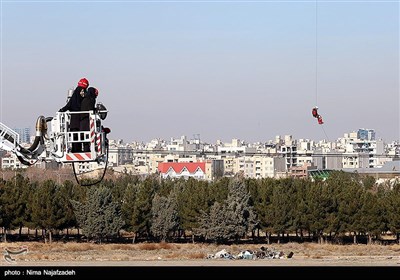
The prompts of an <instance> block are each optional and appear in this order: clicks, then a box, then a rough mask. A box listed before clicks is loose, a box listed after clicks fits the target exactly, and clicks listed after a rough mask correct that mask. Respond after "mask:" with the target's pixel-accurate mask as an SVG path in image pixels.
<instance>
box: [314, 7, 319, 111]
mask: <svg viewBox="0 0 400 280" xmlns="http://www.w3.org/2000/svg"><path fill="white" fill-rule="evenodd" d="M315 106H318V0H315Z"/></svg>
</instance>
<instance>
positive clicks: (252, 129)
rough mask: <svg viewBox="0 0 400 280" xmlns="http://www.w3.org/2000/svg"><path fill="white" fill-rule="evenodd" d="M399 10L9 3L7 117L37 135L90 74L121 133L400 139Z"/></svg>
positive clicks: (265, 4) (297, 4) (4, 28)
mask: <svg viewBox="0 0 400 280" xmlns="http://www.w3.org/2000/svg"><path fill="white" fill-rule="evenodd" d="M399 13H400V4H399V1H376V2H375V1H368V2H365V1H318V3H317V2H316V1H151V2H146V1H60V2H56V1H18V0H17V1H1V86H0V90H1V94H0V122H2V123H4V124H5V125H7V126H8V127H11V128H12V127H19V128H21V127H30V128H31V129H32V131H34V126H35V122H36V119H37V118H38V117H39V116H40V115H43V116H46V117H47V116H54V115H55V113H56V112H57V111H58V110H59V109H60V108H61V107H62V106H64V104H65V101H66V97H67V92H68V90H69V89H70V88H74V87H75V86H76V84H77V82H78V80H79V79H80V78H82V77H86V78H87V79H88V80H89V82H90V86H94V87H96V88H98V90H99V97H98V99H97V101H98V102H102V103H103V104H104V105H105V106H106V107H107V109H108V110H109V113H108V116H107V119H105V120H104V122H103V124H104V126H107V127H110V129H111V133H110V135H109V138H110V139H115V140H117V139H123V140H124V142H132V141H140V142H149V141H150V140H152V139H156V138H162V139H165V140H168V139H170V138H179V137H181V136H182V135H185V136H187V137H188V139H191V138H193V136H194V135H197V134H199V135H200V139H201V140H202V141H204V142H208V143H215V142H216V141H217V140H221V141H223V142H230V141H231V140H232V139H235V138H236V139H241V140H245V141H246V142H251V143H252V142H266V141H268V140H273V139H274V138H275V136H276V135H281V136H284V135H292V136H293V138H295V139H313V140H315V141H319V140H322V139H326V140H328V141H335V140H336V139H337V138H340V137H343V135H344V133H349V132H352V131H357V130H358V129H359V128H365V129H374V130H375V132H376V138H378V139H384V140H385V141H386V142H391V141H394V140H397V141H398V140H399V139H400V86H399V80H400V71H399V67H400V56H399V54H400V51H399V45H400V39H399V37H400V36H399V32H400V23H399ZM314 106H318V107H319V113H320V114H321V115H322V117H323V119H324V122H325V123H324V124H323V125H322V126H321V125H318V123H317V120H316V119H315V118H313V117H312V116H311V109H312V107H314Z"/></svg>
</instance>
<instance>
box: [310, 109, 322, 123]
mask: <svg viewBox="0 0 400 280" xmlns="http://www.w3.org/2000/svg"><path fill="white" fill-rule="evenodd" d="M311 114H312V116H313V117H314V118H316V119H317V120H318V123H319V124H323V123H324V121H323V120H322V116H321V115H320V114H318V106H315V107H314V108H313V109H312V111H311Z"/></svg>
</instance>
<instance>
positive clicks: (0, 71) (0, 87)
mask: <svg viewBox="0 0 400 280" xmlns="http://www.w3.org/2000/svg"><path fill="white" fill-rule="evenodd" d="M0 122H3V0H1V1H0Z"/></svg>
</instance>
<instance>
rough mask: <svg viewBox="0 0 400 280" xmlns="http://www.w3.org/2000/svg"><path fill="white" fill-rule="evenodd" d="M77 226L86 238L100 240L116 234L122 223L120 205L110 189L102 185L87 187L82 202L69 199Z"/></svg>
mask: <svg viewBox="0 0 400 280" xmlns="http://www.w3.org/2000/svg"><path fill="white" fill-rule="evenodd" d="M71 203H72V205H73V207H74V213H75V216H76V219H77V221H78V224H79V226H80V227H81V228H82V231H83V233H84V234H85V235H86V236H87V237H88V239H95V240H96V241H98V242H102V241H103V240H104V239H105V238H108V237H112V236H116V235H117V234H118V233H119V231H120V230H121V228H122V227H123V225H124V221H123V219H122V214H121V210H120V205H119V204H118V203H116V202H114V201H113V198H112V193H111V190H110V189H109V188H108V187H105V186H103V185H100V186H93V187H91V188H89V189H88V192H87V197H86V200H85V201H84V202H83V203H82V202H79V201H76V200H71Z"/></svg>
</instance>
